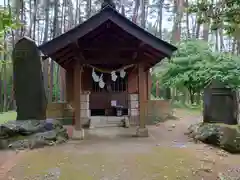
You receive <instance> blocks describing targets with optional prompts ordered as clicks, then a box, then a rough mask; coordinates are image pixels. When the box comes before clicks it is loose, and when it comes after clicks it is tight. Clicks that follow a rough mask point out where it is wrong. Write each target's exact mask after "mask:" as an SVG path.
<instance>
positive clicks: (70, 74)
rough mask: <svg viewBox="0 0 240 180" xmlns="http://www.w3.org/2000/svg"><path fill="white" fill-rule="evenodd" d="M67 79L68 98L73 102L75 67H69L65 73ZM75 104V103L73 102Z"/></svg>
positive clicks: (68, 101)
mask: <svg viewBox="0 0 240 180" xmlns="http://www.w3.org/2000/svg"><path fill="white" fill-rule="evenodd" d="M65 79H66V100H67V103H70V104H71V103H73V102H72V101H73V69H67V70H66V73H65ZM71 105H73V104H71Z"/></svg>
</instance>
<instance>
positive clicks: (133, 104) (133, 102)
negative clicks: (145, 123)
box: [128, 94, 139, 125]
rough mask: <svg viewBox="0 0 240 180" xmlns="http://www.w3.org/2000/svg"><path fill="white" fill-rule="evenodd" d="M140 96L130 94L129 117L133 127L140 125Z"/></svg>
mask: <svg viewBox="0 0 240 180" xmlns="http://www.w3.org/2000/svg"><path fill="white" fill-rule="evenodd" d="M138 96H139V95H138V94H129V113H128V114H129V116H130V121H129V123H130V124H131V125H139V122H138V121H139V100H138V98H139V97H138Z"/></svg>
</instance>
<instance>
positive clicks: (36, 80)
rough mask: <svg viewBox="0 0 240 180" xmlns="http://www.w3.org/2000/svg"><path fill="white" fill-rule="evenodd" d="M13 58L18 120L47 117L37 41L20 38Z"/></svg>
mask: <svg viewBox="0 0 240 180" xmlns="http://www.w3.org/2000/svg"><path fill="white" fill-rule="evenodd" d="M12 60H13V77H14V94H15V100H16V105H17V120H30V119H36V120H40V119H41V120H43V119H46V107H47V100H46V95H45V91H44V84H43V73H42V65H41V57H40V52H39V50H38V47H37V46H36V44H35V42H34V41H33V40H31V39H29V38H27V37H23V38H22V39H20V40H19V41H18V42H17V43H16V44H15V47H14V49H13V53H12Z"/></svg>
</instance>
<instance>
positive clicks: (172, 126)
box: [0, 111, 240, 180]
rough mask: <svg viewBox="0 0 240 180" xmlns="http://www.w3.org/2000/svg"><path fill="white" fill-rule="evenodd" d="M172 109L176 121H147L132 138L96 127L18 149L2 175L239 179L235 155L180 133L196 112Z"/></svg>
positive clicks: (75, 179) (68, 179) (24, 178)
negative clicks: (56, 142)
mask: <svg viewBox="0 0 240 180" xmlns="http://www.w3.org/2000/svg"><path fill="white" fill-rule="evenodd" d="M176 114H177V116H178V117H179V120H171V121H167V122H164V123H162V124H159V126H149V127H148V128H149V133H150V137H149V138H136V137H133V136H132V135H133V134H134V133H135V130H136V129H135V128H129V129H123V128H112V127H111V128H98V129H93V130H90V131H89V132H87V136H86V137H87V138H86V139H85V140H83V141H69V142H68V143H67V144H64V145H60V146H56V147H46V148H44V149H38V150H33V151H28V152H24V153H22V157H21V159H20V160H19V161H18V162H17V165H16V166H14V167H13V168H12V169H11V170H10V171H9V172H6V173H5V177H4V178H2V179H3V180H7V179H11V180H28V179H29V180H165V179H167V180H176V179H180V180H202V179H203V180H216V179H217V177H218V176H219V174H228V175H229V176H233V177H235V179H236V180H239V179H240V175H239V174H240V173H239V168H240V165H239V162H240V156H239V155H230V154H227V153H225V152H223V151H220V150H218V149H215V148H213V147H210V146H207V145H204V144H195V143H193V142H189V140H188V138H187V137H186V136H185V135H184V132H185V131H186V129H187V127H188V125H190V124H191V123H194V122H196V121H199V120H200V116H199V115H197V114H196V113H194V114H191V113H187V112H186V111H177V112H176ZM0 162H1V159H0ZM1 166H3V165H1ZM237 177H238V179H237ZM0 179H1V177H0ZM232 179H234V178H232Z"/></svg>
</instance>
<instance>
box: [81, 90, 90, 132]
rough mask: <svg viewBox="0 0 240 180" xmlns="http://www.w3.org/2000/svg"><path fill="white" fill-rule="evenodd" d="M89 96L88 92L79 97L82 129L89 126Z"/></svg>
mask: <svg viewBox="0 0 240 180" xmlns="http://www.w3.org/2000/svg"><path fill="white" fill-rule="evenodd" d="M89 95H90V92H83V93H82V94H81V97H80V103H81V105H80V111H81V124H82V126H83V127H89V126H90V120H91V119H90V109H89Z"/></svg>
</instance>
